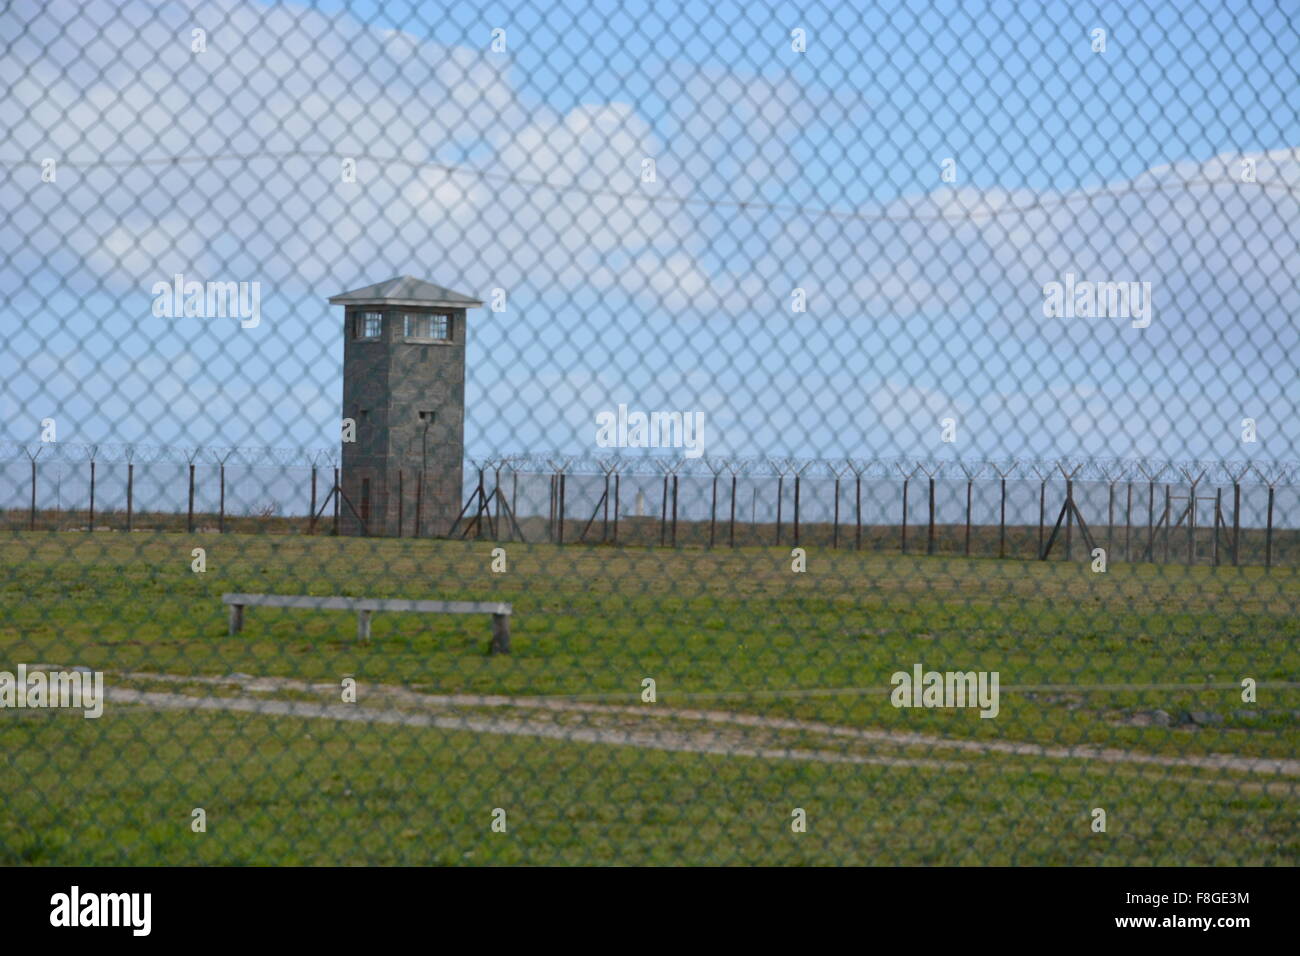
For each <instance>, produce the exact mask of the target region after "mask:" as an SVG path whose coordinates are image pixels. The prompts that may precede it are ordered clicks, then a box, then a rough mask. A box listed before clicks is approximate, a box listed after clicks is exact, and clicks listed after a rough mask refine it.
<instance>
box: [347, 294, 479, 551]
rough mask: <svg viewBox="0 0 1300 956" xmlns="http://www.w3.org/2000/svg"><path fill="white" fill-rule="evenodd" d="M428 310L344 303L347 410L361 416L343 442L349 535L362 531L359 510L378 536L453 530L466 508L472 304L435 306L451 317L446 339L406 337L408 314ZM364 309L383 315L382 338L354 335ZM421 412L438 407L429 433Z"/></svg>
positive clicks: (369, 527)
mask: <svg viewBox="0 0 1300 956" xmlns="http://www.w3.org/2000/svg"><path fill="white" fill-rule="evenodd" d="M426 311H430V310H427V309H416V308H401V307H393V306H382V307H363V306H356V307H348V308H347V309H345V320H344V321H345V326H344V343H345V344H344V347H343V415H344V417H345V418H353V419H355V420H356V423H357V436H356V437H357V440H356V442H355V443H346V442H345V443H344V444H343V464H342V480H341V482H340V484H341V486H342V489H343V493H344V495H345V496H346V498H347V502H344V503H343V504H342V505H341V511H340V530H341V531H342V532H343V533H344V534H362V533H363V529H362V523H361V521H360V520H359V519H358V517H357V515H356V514H354V511H353V509H355V510H356V512H358V513H360V512H365V513H367V514H368V518H369V520H368V521H367V522H366V529H367V530H368V531H369V533H370V534H372V535H387V536H393V535H398V534H401V535H402V536H408V537H409V536H413V535H415V534H416V533H417V529H418V533H419V534H420V535H421V536H423V537H427V536H430V535H442V534H446V533H447V532H448V530H449V529H450V528H451V525H452V523H453V522H454V521H455V519H456V516H457V515H458V514H459V512H460V509H461V506H462V504H463V501H462V491H463V488H462V485H463V468H464V448H465V339H466V327H465V310H464V309H451V310H433V311H443V312H448V311H449V312H450V313H451V316H452V317H451V340H450V341H449V342H446V343H441V342H419V341H409V340H407V339H406V338H405V336H404V335H403V320H402V316H403V315H404V314H406V313H414V312H426ZM363 312H381V313H382V314H383V316H384V323H383V333H382V336H381V338H380V339H379V340H377V341H367V340H358V339H356V338H355V336H354V334H353V330H354V328H355V326H354V322H355V319H354V316H355V315H359V314H361V313H363ZM421 412H426V413H429V412H431V413H433V416H434V417H433V419H432V423H431V424H429V425H428V426H427V429H426V420H427V419H421V417H420V413H421ZM421 473H423V475H424V486H423V489H421V487H420V476H421ZM349 502H350V505H349ZM417 506H418V508H417ZM417 510H418V511H419V512H420V513H419V515H418V517H417Z"/></svg>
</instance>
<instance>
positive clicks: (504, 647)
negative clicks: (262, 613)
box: [221, 594, 511, 654]
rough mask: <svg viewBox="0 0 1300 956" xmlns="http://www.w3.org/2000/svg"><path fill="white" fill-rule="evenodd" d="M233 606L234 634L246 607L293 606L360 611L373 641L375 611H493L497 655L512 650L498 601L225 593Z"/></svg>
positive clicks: (506, 608)
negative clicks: (372, 619)
mask: <svg viewBox="0 0 1300 956" xmlns="http://www.w3.org/2000/svg"><path fill="white" fill-rule="evenodd" d="M221 603H222V604H228V605H230V633H231V634H232V635H234V634H238V633H239V632H240V631H241V630H243V628H244V608H246V607H292V608H300V609H303V610H308V611H356V612H357V638H358V639H359V640H362V641H368V640H370V615H371V614H373V613H374V612H375V611H414V612H417V613H422V614H491V615H492V645H491V652H492V653H493V654H508V653H510V614H511V607H510V605H509V604H505V603H501V602H497V601H413V600H408V599H406V598H350V597H313V596H312V595H309V594H223V595H221Z"/></svg>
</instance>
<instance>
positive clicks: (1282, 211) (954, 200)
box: [0, 0, 1300, 460]
mask: <svg viewBox="0 0 1300 956" xmlns="http://www.w3.org/2000/svg"><path fill="white" fill-rule="evenodd" d="M918 6H919V5H918ZM1188 6H1189V5H1188V4H1185V3H1179V4H1169V5H1161V4H1151V5H1143V6H1141V7H1135V6H1134V5H1102V6H1099V7H1095V8H1090V7H1087V6H1080V5H1076V4H1044V5H1037V4H1023V3H1018V4H989V5H974V4H960V5H958V4H935V5H931V7H930V8H929V11H928V12H924V11H923V12H916V11H913V10H912V9H911V8H910V7H909V6H907V5H905V4H901V3H893V4H882V5H866V4H862V5H852V4H849V5H835V6H834V7H833V8H827V7H823V6H817V7H815V8H809V9H801V8H799V7H797V6H793V5H773V6H763V5H759V6H755V5H753V4H745V5H737V4H710V5H707V6H698V5H690V4H686V5H673V4H662V3H655V4H653V5H651V4H631V3H620V4H609V3H598V4H572V3H571V4H546V5H543V6H538V5H522V6H521V5H516V4H510V5H495V6H493V5H486V6H475V5H469V4H453V5H450V6H447V7H445V8H442V7H440V8H439V9H438V10H437V11H436V12H433V11H432V10H430V11H428V12H425V13H424V14H423V17H428V20H425V19H423V18H422V15H421V14H420V13H419V12H412V7H411V6H404V5H394V4H384V5H382V7H381V6H380V5H377V4H346V5H344V4H321V5H317V6H303V5H287V4H286V5H268V4H256V3H244V2H216V3H210V2H202V3H189V4H185V3H164V4H151V3H142V2H130V0H128V2H125V3H95V2H92V3H88V4H84V5H77V6H74V5H72V4H59V3H54V4H37V3H16V4H13V5H11V6H10V7H8V8H6V10H5V11H4V12H3V13H0V36H3V37H5V38H6V39H5V41H4V43H5V46H4V47H3V56H2V57H0V106H3V107H4V108H3V109H0V176H3V179H2V180H0V182H3V187H4V188H3V190H0V212H2V213H3V215H0V252H3V257H2V258H0V293H2V297H0V323H3V327H4V328H5V329H7V330H12V331H11V334H8V335H7V336H6V337H5V342H4V344H3V345H0V422H2V423H3V424H2V425H0V437H4V438H8V439H11V440H18V441H35V440H36V439H37V438H38V436H39V430H40V425H39V423H40V420H41V419H42V418H46V417H54V418H56V419H57V420H58V421H59V437H60V438H61V439H62V440H64V441H87V442H150V443H169V444H187V445H188V444H215V445H272V446H279V447H311V448H315V447H326V446H329V445H331V444H333V443H334V441H335V438H336V435H337V421H338V418H339V415H340V410H339V408H338V402H339V399H340V384H339V374H340V367H341V356H342V328H341V325H342V322H341V315H340V314H339V312H340V310H339V309H338V308H334V307H330V306H328V305H327V303H326V301H325V300H326V299H327V298H328V297H329V296H330V295H333V294H336V293H338V292H342V291H344V290H347V289H352V288H356V287H359V286H362V285H367V284H370V283H371V282H376V281H379V280H381V279H385V278H388V277H390V276H392V275H396V274H403V273H409V274H412V275H416V276H418V277H421V278H427V279H430V280H433V281H435V282H438V283H441V284H444V285H447V286H450V287H451V288H454V289H456V290H458V291H462V292H466V293H469V294H473V295H477V296H479V297H480V298H486V297H487V295H488V294H489V292H490V290H491V289H493V288H495V287H503V288H506V289H507V290H508V291H509V309H508V311H507V312H505V313H493V312H491V311H488V310H486V309H485V310H479V311H477V312H475V313H473V314H472V315H471V320H470V334H471V347H470V351H469V356H468V370H467V374H468V385H467V404H468V411H467V424H466V440H467V446H468V450H469V452H470V453H471V454H477V455H486V454H491V453H507V452H518V451H529V452H547V451H562V452H567V453H595V452H596V451H597V449H596V448H595V440H594V439H595V425H594V419H595V415H596V414H597V413H598V412H599V411H602V410H604V409H612V408H614V407H616V406H617V405H618V404H619V403H626V404H628V405H629V406H630V407H632V408H640V409H644V410H658V409H665V410H667V409H676V410H683V411H685V410H700V411H703V412H704V413H705V415H706V422H707V424H706V441H707V452H708V453H709V454H717V455H727V454H734V455H760V454H766V455H795V456H817V457H846V456H852V457H874V456H882V457H883V456H894V455H900V454H909V455H918V456H938V457H961V458H967V459H978V458H984V457H1006V456H1037V457H1054V456H1058V455H1071V456H1104V457H1111V456H1121V457H1128V456H1153V457H1161V458H1188V457H1201V458H1210V457H1216V458H1217V457H1227V458H1247V457H1250V458H1255V459H1258V460H1293V459H1295V458H1296V443H1297V439H1300V416H1298V415H1297V402H1298V400H1300V385H1298V384H1297V383H1298V380H1300V376H1297V375H1296V359H1295V356H1296V354H1297V346H1298V345H1300V342H1297V338H1298V336H1297V318H1296V317H1297V314H1298V313H1300V286H1298V285H1297V279H1296V276H1297V275H1300V199H1298V198H1297V196H1298V192H1297V191H1298V190H1300V152H1297V148H1298V147H1300V78H1298V76H1297V69H1298V65H1300V25H1298V24H1297V22H1296V21H1295V19H1294V14H1291V15H1290V17H1291V19H1289V20H1288V15H1287V14H1285V13H1283V12H1281V11H1280V9H1276V8H1274V9H1271V10H1269V9H1265V11H1264V12H1262V13H1261V12H1259V11H1258V10H1256V9H1254V8H1252V7H1249V6H1247V5H1245V4H1225V5H1221V7H1220V8H1219V10H1218V12H1216V13H1214V14H1213V15H1210V14H1207V13H1205V12H1204V11H1203V10H1201V9H1199V8H1198V7H1195V6H1193V7H1192V8H1191V9H1186V8H1187V7H1188ZM195 26H200V27H204V28H205V29H206V30H207V31H208V51H207V52H206V53H203V54H193V53H192V52H191V51H190V46H189V40H190V30H191V29H192V28H193V27H195ZM494 27H503V28H505V30H506V31H507V34H506V38H507V44H508V50H507V52H506V53H504V54H503V53H494V52H492V51H491V50H490V49H489V43H490V41H491V31H492V29H493V28H494ZM795 27H799V28H802V29H804V30H805V31H806V33H807V38H808V39H807V52H806V53H803V54H798V53H794V52H793V51H791V49H790V31H791V29H793V28H795ZM1096 27H1103V28H1105V29H1106V30H1107V49H1106V52H1105V53H1094V52H1092V50H1091V49H1090V31H1091V30H1092V29H1094V28H1096ZM9 38H12V39H9ZM344 155H348V156H356V157H358V160H359V173H360V181H359V182H358V183H357V184H341V183H340V182H339V177H338V157H339V156H344ZM47 156H53V157H56V158H58V160H59V161H60V164H61V165H60V170H59V178H58V182H57V183H55V184H49V183H42V182H41V181H40V166H39V162H40V159H41V158H44V157H47ZM223 156H224V157H233V158H225V159H222V158H219V157H223ZM170 157H183V159H184V161H183V162H181V163H177V164H175V165H160V164H158V163H156V162H152V161H155V160H163V159H167V158H170ZM646 157H650V158H653V159H654V160H655V163H656V169H657V182H656V183H653V184H646V183H642V182H640V181H639V173H640V164H641V161H642V159H644V158H646ZM947 157H952V158H954V159H955V160H956V163H957V181H956V182H955V183H951V184H949V183H944V182H942V181H941V179H940V163H941V162H942V160H943V159H945V158H947ZM1243 158H1251V159H1253V160H1254V161H1255V163H1256V168H1257V179H1258V182H1256V183H1254V184H1246V183H1242V182H1241V181H1240V179H1241V161H1242V159H1243ZM140 159H145V160H149V161H151V162H152V164H150V165H131V163H133V162H136V161H138V160H140ZM541 183H545V184H546V185H540V184H541ZM740 203H744V204H746V205H745V206H744V207H740V206H738V204H740ZM176 272H181V273H184V274H185V275H186V276H187V277H191V278H197V279H200V280H220V281H259V282H260V283H261V285H262V290H263V292H262V296H263V300H262V321H261V324H260V325H259V326H258V327H257V328H255V329H241V328H240V327H239V323H238V322H237V321H235V320H229V319H198V318H190V319H165V318H158V317H154V316H152V315H151V313H150V305H151V301H152V297H151V295H150V289H151V287H152V285H153V283H154V282H157V281H159V280H164V281H166V280H169V279H170V277H171V276H172V275H173V274H175V273H176ZM1067 272H1072V273H1075V274H1077V275H1079V276H1080V277H1081V278H1092V279H1102V280H1117V281H1118V280H1124V281H1129V280H1132V281H1149V282H1151V283H1152V288H1153V300H1154V317H1153V321H1152V323H1151V326H1150V327H1148V328H1145V329H1133V328H1131V327H1130V325H1129V323H1128V322H1127V321H1124V320H1121V319H1111V318H1094V319H1070V320H1063V319H1049V318H1044V317H1043V315H1042V311H1041V306H1042V301H1043V294H1042V286H1043V284H1044V283H1046V282H1049V281H1058V280H1060V279H1062V278H1063V276H1064V275H1065V274H1066V273H1067ZM794 288H803V289H805V290H806V292H807V297H808V311H807V312H806V313H803V314H792V313H791V311H790V293H791V291H792V290H793V289H794ZM949 416H951V417H954V418H955V419H956V420H957V422H958V430H957V438H958V440H957V442H955V443H953V444H951V445H947V444H942V443H941V442H940V427H939V420H940V419H941V418H943V417H949ZM1243 417H1253V418H1255V419H1257V420H1258V422H1259V436H1260V442H1259V443H1258V444H1256V445H1253V446H1247V445H1243V444H1242V443H1241V441H1240V421H1241V419H1242V418H1243Z"/></svg>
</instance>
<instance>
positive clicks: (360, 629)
mask: <svg viewBox="0 0 1300 956" xmlns="http://www.w3.org/2000/svg"><path fill="white" fill-rule="evenodd" d="M357 640H359V641H368V640H370V612H369V611H357Z"/></svg>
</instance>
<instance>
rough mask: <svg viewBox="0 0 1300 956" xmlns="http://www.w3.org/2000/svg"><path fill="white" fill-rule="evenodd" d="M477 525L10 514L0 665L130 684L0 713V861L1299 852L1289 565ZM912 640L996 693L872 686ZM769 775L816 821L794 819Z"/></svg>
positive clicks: (981, 857) (1155, 859) (1, 543)
mask: <svg viewBox="0 0 1300 956" xmlns="http://www.w3.org/2000/svg"><path fill="white" fill-rule="evenodd" d="M495 546H496V545H494V544H492V543H489V542H478V543H474V542H459V541H456V542H453V541H429V540H422V541H412V540H409V539H408V540H385V539H350V538H330V537H315V538H313V537H304V536H297V535H286V536H269V535H267V536H254V535H233V534H228V535H225V536H218V535H185V534H164V533H135V534H129V535H128V534H124V533H101V534H95V535H89V534H70V533H42V532H36V533H26V532H22V533H9V534H6V535H5V536H4V537H2V538H0V645H2V646H3V653H2V654H0V670H3V669H8V670H13V669H14V668H15V667H16V665H17V664H19V663H26V664H28V665H29V666H31V665H34V664H38V663H39V664H45V665H51V666H55V665H57V666H62V667H71V666H84V667H90V668H92V669H96V670H103V671H104V672H105V680H106V683H107V685H108V686H109V687H110V688H111V689H112V690H113V691H114V692H116V693H120V694H136V695H138V697H135V698H132V699H131V701H130V702H128V701H126V700H125V699H124V698H122V699H117V700H110V702H109V704H108V705H107V707H106V711H105V714H104V716H103V717H102V718H100V719H99V720H85V719H82V717H81V716H80V715H79V714H77V713H69V712H60V711H48V710H39V711H38V710H30V711H15V710H6V711H0V743H2V744H3V753H4V755H5V761H6V765H5V771H6V772H5V774H4V777H3V783H0V862H4V863H34V864H75V863H137V864H147V863H252V864H271V863H280V862H299V863H344V864H349V863H370V862H395V863H396V862H401V863H436V864H480V863H539V864H540V863H622V864H637V863H664V864H670V863H710V862H713V863H743V864H765V863H859V864H862V863H876V864H886V863H902V864H927V863H954V864H958V863H960V864H978V863H1004V864H1005V863H1023V864H1030V863H1044V864H1064V863H1081V864H1116V865H1128V864H1155V863H1163V864H1183V863H1186V864H1211V863H1214V864H1225V863H1242V864H1289V863H1291V862H1293V861H1294V860H1295V859H1296V855H1297V850H1300V828H1298V827H1297V808H1298V807H1300V800H1298V797H1300V793H1297V789H1298V788H1297V784H1296V780H1297V775H1298V772H1297V769H1296V763H1297V757H1298V756H1300V755H1298V754H1297V740H1298V739H1300V732H1298V722H1297V715H1298V714H1300V683H1298V682H1300V666H1298V665H1300V640H1298V638H1300V615H1297V613H1296V610H1297V599H1298V598H1300V574H1297V572H1296V570H1295V569H1293V568H1274V569H1273V570H1272V571H1265V570H1264V569H1263V568H1259V567H1249V568H1240V569H1236V568H1230V567H1219V568H1211V567H1208V566H1196V567H1191V568H1185V567H1180V566H1153V565H1125V564H1112V565H1111V566H1110V568H1109V570H1108V571H1107V572H1106V573H1105V574H1094V573H1092V572H1091V571H1090V570H1089V568H1088V565H1087V564H1085V563H1082V562H1080V563H1076V564H1067V563H1064V562H1058V561H1052V562H1025V561H1021V560H1014V561H1012V560H1006V561H998V560H996V559H990V558H972V559H962V558H956V557H947V556H936V557H931V558H926V557H922V556H906V557H904V556H900V555H897V554H892V555H891V554H875V553H866V552H864V553H861V554H857V553H853V552H848V551H830V550H826V549H822V548H816V547H812V548H809V553H808V570H807V572H806V573H803V574H795V573H792V571H791V564H790V551H789V549H788V548H784V549H777V548H746V549H739V550H735V551H732V550H730V549H727V550H721V549H720V550H718V551H712V552H711V551H707V550H703V549H697V548H691V549H682V550H671V549H657V548H656V549H648V548H636V549H632V548H621V549H620V548H609V547H583V546H565V547H564V548H556V547H554V546H549V545H521V544H513V545H504V547H505V548H506V550H507V556H508V561H509V570H508V571H507V572H506V573H504V574H494V573H492V571H491V569H490V565H491V560H492V558H491V550H492V548H493V547H495ZM196 547H202V548H204V549H205V550H206V560H207V570H206V572H205V573H202V574H196V573H194V572H193V571H192V570H191V561H192V560H193V558H192V556H191V551H192V549H193V548H196ZM227 591H254V592H257V591H266V592H276V593H294V594H322V595H324V594H349V595H358V596H360V595H364V596H372V597H374V596H394V597H422V598H427V597H438V598H451V599H476V600H505V601H510V602H511V603H512V604H513V605H514V612H515V615H514V618H513V623H512V638H513V652H512V653H511V654H510V655H509V656H497V657H490V656H488V655H487V653H486V650H487V645H488V637H489V628H488V622H487V619H486V618H484V617H443V616H429V615H422V614H411V615H396V614H392V615H383V614H380V615H376V617H375V619H374V623H373V638H374V639H373V640H372V641H371V642H370V643H369V644H367V645H359V644H358V643H357V642H356V640H355V620H354V618H353V617H352V616H350V615H348V614H346V613H344V612H306V611H278V610H274V609H260V608H250V609H249V611H248V616H247V621H246V625H245V628H244V632H243V633H242V634H241V635H239V636H237V637H233V638H232V637H229V636H227V634H226V613H225V608H224V607H223V606H222V604H221V602H220V596H221V594H222V593H224V592H227ZM917 662H920V663H922V664H923V665H924V667H925V668H926V669H927V670H931V669H932V670H940V671H945V670H962V671H967V670H988V671H997V672H998V673H999V674H1000V679H1001V687H1002V694H1001V702H1000V713H999V714H998V716H997V717H996V718H994V719H990V720H985V719H980V718H979V716H978V715H977V713H976V712H975V711H974V710H946V709H910V708H909V709H896V708H894V707H893V706H891V704H890V701H889V691H890V690H891V687H890V683H889V681H890V675H891V674H892V673H893V672H895V671H899V670H904V671H910V670H911V668H912V665H913V664H914V663H917ZM349 677H350V678H355V680H356V681H357V683H358V687H359V696H358V700H357V702H356V703H355V704H345V703H343V702H342V701H341V698H340V691H339V688H340V685H341V682H342V681H343V680H344V678H349ZM647 677H648V678H652V679H653V680H654V681H655V683H656V688H657V697H658V699H657V701H656V702H655V703H643V702H642V700H641V690H642V681H643V679H644V678H647ZM1246 677H1249V678H1253V679H1254V680H1255V681H1257V682H1258V685H1259V688H1258V701H1257V702H1255V703H1246V702H1243V701H1242V698H1241V688H1240V682H1241V680H1242V679H1243V678H1246ZM485 695H498V696H506V697H509V698H510V699H509V700H492V699H488V698H487V697H486V696H485ZM199 704H202V705H203V708H204V709H194V708H195V707H198V706H199ZM262 705H275V707H278V708H280V709H279V710H277V709H275V708H272V707H269V706H267V707H262ZM294 707H301V708H302V709H303V710H304V711H306V710H308V709H309V708H316V709H317V710H319V711H320V712H318V713H315V714H310V713H300V714H295V715H290V714H286V713H285V712H284V710H285V708H288V709H293V708H294ZM259 708H261V709H260V710H259ZM321 708H325V709H321ZM255 711H256V712H255ZM1157 711H1160V712H1164V714H1165V715H1167V717H1159V716H1158V715H1157V716H1156V717H1154V718H1153V716H1152V715H1153V714H1155V712H1157ZM1189 715H1195V716H1194V717H1192V716H1189ZM1070 748H1074V749H1073V750H1071V749H1070ZM1097 748H1102V749H1104V750H1105V753H1104V754H1101V753H1097ZM1225 758H1226V759H1225ZM1265 761H1268V763H1264V762H1265ZM195 807H202V808H204V809H205V811H206V812H207V817H208V829H207V832H206V833H202V834H197V833H193V832H191V829H190V813H191V810H192V809H193V808H195ZM796 807H798V808H803V809H804V810H805V811H806V813H807V819H808V826H807V832H804V833H793V832H792V831H791V826H790V823H791V811H792V809H793V808H796ZM1095 807H1100V808H1103V809H1105V810H1106V813H1107V831H1106V832H1105V833H1094V832H1092V830H1091V829H1090V822H1091V817H1090V813H1091V810H1092V809H1093V808H1095ZM494 808H503V809H505V810H506V815H507V820H508V827H507V832H505V833H499V832H493V831H492V829H491V826H490V824H491V822H492V811H493V809H494Z"/></svg>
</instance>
